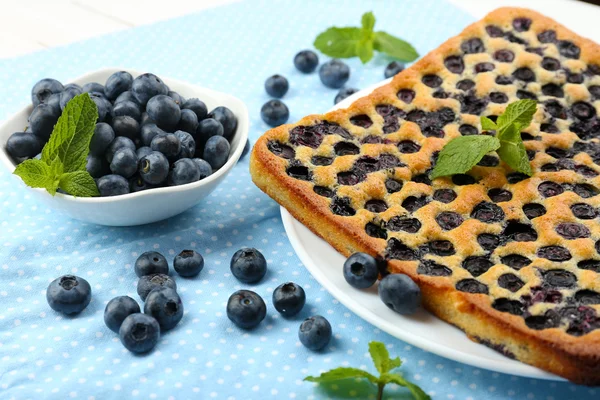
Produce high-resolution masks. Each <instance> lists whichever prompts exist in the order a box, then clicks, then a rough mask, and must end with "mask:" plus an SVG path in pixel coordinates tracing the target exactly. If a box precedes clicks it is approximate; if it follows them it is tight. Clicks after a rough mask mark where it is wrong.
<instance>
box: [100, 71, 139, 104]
mask: <svg viewBox="0 0 600 400" xmlns="http://www.w3.org/2000/svg"><path fill="white" fill-rule="evenodd" d="M132 83H133V76H131V74H130V73H129V72H127V71H119V72H115V73H114V74H112V75H111V76H109V77H108V79H107V80H106V85H105V86H104V94H105V95H106V97H108V99H109V100H115V99H116V98H117V97H119V95H120V94H121V93H123V92H126V91H128V90H129V89H131V84H132Z"/></svg>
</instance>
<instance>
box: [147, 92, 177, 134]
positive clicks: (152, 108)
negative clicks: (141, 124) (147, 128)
mask: <svg viewBox="0 0 600 400" xmlns="http://www.w3.org/2000/svg"><path fill="white" fill-rule="evenodd" d="M146 112H147V113H148V116H149V117H150V118H152V120H153V121H154V122H155V123H156V125H158V127H160V128H162V129H165V130H167V131H171V129H173V128H175V127H176V126H177V124H178V123H179V118H180V117H181V109H180V108H179V106H178V105H177V104H176V103H175V102H174V101H173V99H172V98H170V97H169V96H166V95H163V94H159V95H157V96H154V97H152V98H151V99H150V100H148V104H147V105H146Z"/></svg>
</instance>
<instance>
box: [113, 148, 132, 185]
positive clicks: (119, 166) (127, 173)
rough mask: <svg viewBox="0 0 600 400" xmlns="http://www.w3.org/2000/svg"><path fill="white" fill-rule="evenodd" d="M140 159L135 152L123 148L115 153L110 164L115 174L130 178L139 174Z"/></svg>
mask: <svg viewBox="0 0 600 400" xmlns="http://www.w3.org/2000/svg"><path fill="white" fill-rule="evenodd" d="M137 165H138V158H137V154H136V153H135V151H134V150H131V149H129V148H127V147H123V148H121V149H119V150H117V151H116V152H115V155H114V156H113V159H112V161H111V163H110V170H111V171H112V173H113V174H117V175H121V176H122V177H124V178H129V177H131V176H132V175H133V174H135V173H136V172H137V169H138V168H137Z"/></svg>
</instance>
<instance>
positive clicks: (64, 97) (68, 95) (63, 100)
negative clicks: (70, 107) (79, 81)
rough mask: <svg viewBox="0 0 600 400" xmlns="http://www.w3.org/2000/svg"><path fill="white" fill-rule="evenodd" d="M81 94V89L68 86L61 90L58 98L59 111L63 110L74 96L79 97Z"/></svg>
mask: <svg viewBox="0 0 600 400" xmlns="http://www.w3.org/2000/svg"><path fill="white" fill-rule="evenodd" d="M81 93H83V92H82V90H81V88H78V87H75V86H69V87H66V86H65V90H63V91H62V92H61V93H60V95H59V96H60V98H59V103H58V104H59V105H60V109H61V110H64V109H65V107H66V106H67V103H68V102H69V101H71V99H72V98H73V97H75V96H78V95H80V94H81Z"/></svg>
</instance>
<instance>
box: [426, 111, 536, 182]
mask: <svg viewBox="0 0 600 400" xmlns="http://www.w3.org/2000/svg"><path fill="white" fill-rule="evenodd" d="M536 109H537V103H536V102H535V100H530V99H524V100H519V101H516V102H514V103H511V104H509V105H508V107H506V110H505V111H504V113H502V115H500V116H499V117H498V119H497V120H496V122H494V121H492V120H491V119H489V118H487V117H481V127H482V128H483V130H487V131H496V136H487V135H476V136H462V137H458V138H456V139H453V140H451V141H450V142H448V143H447V144H446V145H445V146H444V148H443V149H442V151H441V152H440V155H439V157H438V161H437V163H436V165H435V168H434V169H433V171H432V173H431V178H432V179H435V178H439V177H441V176H449V175H454V174H463V173H465V172H467V171H469V170H470V169H471V168H473V167H474V166H475V165H476V164H477V163H478V162H479V161H481V159H482V158H483V156H485V155H486V154H487V153H489V152H490V151H495V152H496V153H498V156H500V158H501V159H502V161H504V162H505V163H506V164H508V166H509V167H511V168H512V169H514V170H515V171H518V172H522V173H524V174H526V175H529V176H531V174H532V171H531V165H530V163H529V158H528V157H527V152H526V151H525V145H524V144H523V140H522V139H521V130H523V129H525V128H527V127H528V126H529V124H531V121H532V120H533V115H534V114H535V111H536Z"/></svg>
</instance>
